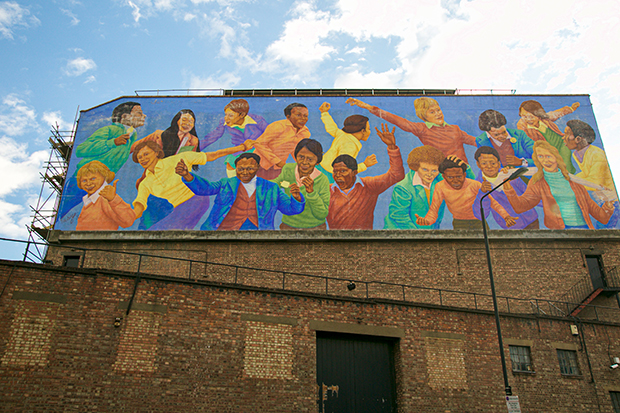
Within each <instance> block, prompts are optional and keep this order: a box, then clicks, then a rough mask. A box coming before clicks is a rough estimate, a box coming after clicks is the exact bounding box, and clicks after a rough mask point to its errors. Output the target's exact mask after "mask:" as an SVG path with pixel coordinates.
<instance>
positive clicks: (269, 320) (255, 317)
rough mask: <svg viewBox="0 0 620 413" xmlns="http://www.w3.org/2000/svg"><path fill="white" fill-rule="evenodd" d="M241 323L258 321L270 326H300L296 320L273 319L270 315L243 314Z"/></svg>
mask: <svg viewBox="0 0 620 413" xmlns="http://www.w3.org/2000/svg"><path fill="white" fill-rule="evenodd" d="M241 321H256V322H259V323H269V324H286V325H289V326H296V325H297V324H298V323H297V319H296V318H289V317H273V316H269V315H259V314H241Z"/></svg>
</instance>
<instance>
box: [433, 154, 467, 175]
mask: <svg viewBox="0 0 620 413" xmlns="http://www.w3.org/2000/svg"><path fill="white" fill-rule="evenodd" d="M468 167H469V165H467V162H465V161H464V160H462V159H460V158H457V157H456V156H454V155H450V156H448V157H447V158H446V159H444V160H443V161H442V162H441V163H440V164H439V173H440V174H443V173H444V172H446V169H451V168H460V169H462V170H463V172H467V168H468Z"/></svg>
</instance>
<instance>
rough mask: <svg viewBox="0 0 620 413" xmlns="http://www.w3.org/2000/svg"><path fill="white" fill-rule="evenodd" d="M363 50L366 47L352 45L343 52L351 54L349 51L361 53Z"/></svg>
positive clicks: (364, 50)
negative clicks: (352, 46)
mask: <svg viewBox="0 0 620 413" xmlns="http://www.w3.org/2000/svg"><path fill="white" fill-rule="evenodd" d="M365 52H366V48H365V47H359V46H356V47H354V48H352V49H349V50H347V51H346V53H345V54H351V53H352V54H363V53H365Z"/></svg>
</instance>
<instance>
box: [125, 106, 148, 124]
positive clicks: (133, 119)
mask: <svg viewBox="0 0 620 413" xmlns="http://www.w3.org/2000/svg"><path fill="white" fill-rule="evenodd" d="M145 119H146V115H145V114H144V113H143V112H142V107H140V105H136V106H134V107H133V108H131V112H130V113H129V114H127V113H126V114H124V115H123V116H122V118H121V123H122V124H123V125H127V126H132V127H134V128H139V127H140V126H142V125H144V120H145Z"/></svg>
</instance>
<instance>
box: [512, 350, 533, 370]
mask: <svg viewBox="0 0 620 413" xmlns="http://www.w3.org/2000/svg"><path fill="white" fill-rule="evenodd" d="M508 348H509V349H510V361H512V371H527V372H532V371H534V369H533V368H532V357H531V355H530V348H529V347H527V346H509V347H508Z"/></svg>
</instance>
